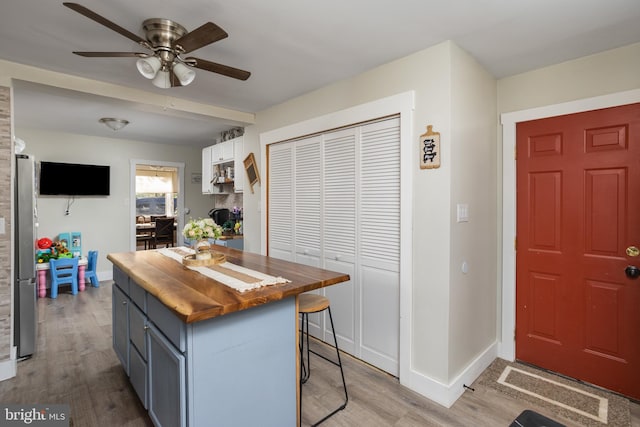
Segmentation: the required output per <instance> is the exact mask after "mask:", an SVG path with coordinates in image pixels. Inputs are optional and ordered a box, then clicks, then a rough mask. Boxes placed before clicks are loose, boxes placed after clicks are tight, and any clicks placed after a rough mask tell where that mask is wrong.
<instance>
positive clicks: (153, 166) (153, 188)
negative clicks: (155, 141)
mask: <svg viewBox="0 0 640 427" xmlns="http://www.w3.org/2000/svg"><path fill="white" fill-rule="evenodd" d="M130 177H131V178H130V199H129V200H131V221H130V224H131V230H132V232H131V239H130V242H131V243H130V247H131V250H132V251H135V250H146V249H150V248H151V247H152V238H153V227H152V226H151V225H152V224H153V222H154V221H153V220H155V218H157V217H169V218H174V221H175V224H176V226H175V229H176V230H182V227H183V226H184V215H183V213H184V163H175V162H162V161H157V160H132V161H131V174H130ZM145 227H147V228H145ZM182 243H183V239H182V234H181V233H179V232H177V231H176V232H175V235H174V245H181V244H182Z"/></svg>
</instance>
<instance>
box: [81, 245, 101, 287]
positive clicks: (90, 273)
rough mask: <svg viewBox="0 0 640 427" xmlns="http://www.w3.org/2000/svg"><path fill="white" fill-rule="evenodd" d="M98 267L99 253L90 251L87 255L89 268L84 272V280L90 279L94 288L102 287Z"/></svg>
mask: <svg viewBox="0 0 640 427" xmlns="http://www.w3.org/2000/svg"><path fill="white" fill-rule="evenodd" d="M97 266H98V251H89V254H88V255H87V268H86V269H85V271H84V278H85V280H86V279H89V281H90V282H91V286H93V287H94V288H98V287H100V281H99V280H98V275H97V274H96V267H97Z"/></svg>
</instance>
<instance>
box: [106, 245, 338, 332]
mask: <svg viewBox="0 0 640 427" xmlns="http://www.w3.org/2000/svg"><path fill="white" fill-rule="evenodd" d="M213 247H214V248H215V250H216V251H218V252H221V253H223V254H225V256H226V257H227V261H229V262H231V263H233V264H236V265H240V266H243V267H246V268H250V269H252V270H256V271H260V272H262V273H265V274H269V275H271V276H281V277H284V278H285V279H288V280H290V281H291V282H290V283H286V284H279V285H273V286H264V287H262V288H259V289H256V290H253V291H247V292H242V293H241V292H238V291H236V290H234V289H232V288H230V287H228V286H225V285H223V284H221V283H219V282H217V281H215V280H213V279H210V278H208V277H206V276H203V275H202V274H200V273H198V272H196V271H193V270H190V269H189V268H187V267H185V266H183V265H182V264H180V263H179V262H176V261H175V260H173V259H171V258H169V257H167V256H164V255H162V254H159V253H157V252H155V251H137V252H123V253H113V254H109V255H107V259H108V260H110V261H111V262H112V263H113V264H114V265H115V266H117V267H119V268H120V269H121V270H122V271H124V272H125V273H126V274H127V275H128V276H129V277H131V278H132V279H134V280H135V282H136V283H137V284H138V285H140V286H141V287H143V288H144V289H145V290H146V291H147V292H149V293H150V294H151V295H153V296H155V297H156V298H157V299H158V300H160V302H162V303H163V304H164V305H165V306H166V307H167V308H169V310H171V311H172V312H173V313H174V314H175V315H176V316H178V317H179V318H180V319H181V320H182V321H184V322H185V323H192V322H198V321H201V320H206V319H210V318H213V317H217V316H222V315H224V314H228V313H233V312H235V311H240V310H245V309H247V308H250V307H255V306H258V305H262V304H266V303H269V302H273V301H279V300H281V299H284V298H287V297H290V296H294V295H298V294H300V293H303V292H308V291H312V290H314V289H318V288H323V287H325V286H330V285H335V284H337V283H340V282H344V281H347V280H349V275H348V274H342V273H336V272H332V271H328V270H322V269H319V268H315V267H309V266H305V265H301V264H296V263H292V262H288V261H283V260H279V259H275V258H270V257H266V256H263V255H258V254H253V253H249V252H243V251H239V250H236V249H230V248H226V247H223V246H217V245H215V246H213Z"/></svg>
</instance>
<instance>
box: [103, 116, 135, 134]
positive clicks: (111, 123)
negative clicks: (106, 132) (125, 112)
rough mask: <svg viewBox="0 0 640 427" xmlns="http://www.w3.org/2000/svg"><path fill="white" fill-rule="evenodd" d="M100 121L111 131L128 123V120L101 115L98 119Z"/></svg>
mask: <svg viewBox="0 0 640 427" xmlns="http://www.w3.org/2000/svg"><path fill="white" fill-rule="evenodd" d="M99 122H100V123H102V124H104V125H105V126H106V127H108V128H109V129H111V130H113V131H117V130H120V129H122V128H123V127H125V126H126V125H128V124H129V120H125V119H116V118H113V117H103V118H101V119H100V120H99Z"/></svg>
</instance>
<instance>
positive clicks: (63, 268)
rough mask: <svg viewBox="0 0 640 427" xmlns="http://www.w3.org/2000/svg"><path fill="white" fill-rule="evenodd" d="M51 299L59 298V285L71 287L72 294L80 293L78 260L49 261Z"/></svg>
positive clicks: (61, 259) (60, 259)
mask: <svg viewBox="0 0 640 427" xmlns="http://www.w3.org/2000/svg"><path fill="white" fill-rule="evenodd" d="M49 269H50V272H51V298H57V297H58V285H67V284H68V285H71V294H72V295H76V294H77V293H78V258H59V259H52V260H49Z"/></svg>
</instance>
